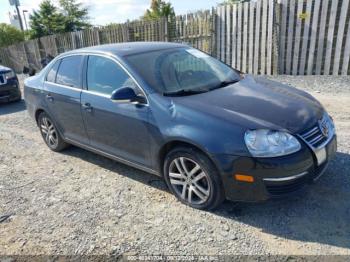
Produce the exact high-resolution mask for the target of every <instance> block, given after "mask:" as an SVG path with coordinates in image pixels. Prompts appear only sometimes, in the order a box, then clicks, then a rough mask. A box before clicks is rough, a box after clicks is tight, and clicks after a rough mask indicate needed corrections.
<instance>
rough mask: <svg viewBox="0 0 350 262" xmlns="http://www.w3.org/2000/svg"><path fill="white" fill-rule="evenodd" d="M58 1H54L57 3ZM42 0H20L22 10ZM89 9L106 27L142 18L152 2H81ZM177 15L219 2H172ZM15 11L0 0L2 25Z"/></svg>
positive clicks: (144, 0) (92, 19)
mask: <svg viewBox="0 0 350 262" xmlns="http://www.w3.org/2000/svg"><path fill="white" fill-rule="evenodd" d="M56 1H57V0H53V1H52V2H53V3H55V2H56ZM40 2H41V0H20V3H21V9H22V10H28V11H29V12H31V11H32V10H33V9H38V7H39V4H40ZM79 2H82V3H83V4H84V5H86V6H88V7H89V10H90V12H89V13H90V17H91V23H92V24H94V25H105V24H108V23H111V22H117V23H118V22H124V21H126V20H127V19H130V20H132V19H135V18H139V17H140V16H142V15H143V14H144V12H145V10H146V9H147V8H149V6H150V2H151V0H80V1H79ZM170 2H171V3H172V5H173V6H174V9H175V12H176V14H185V13H187V12H190V11H195V10H198V9H209V8H211V7H212V6H215V5H216V4H217V3H218V2H220V1H218V0H196V1H195V0H171V1H170ZM11 10H14V7H13V6H12V7H11V6H10V4H9V0H0V23H9V22H10V20H9V17H8V12H9V11H11Z"/></svg>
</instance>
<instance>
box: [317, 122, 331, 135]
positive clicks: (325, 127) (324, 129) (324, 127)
mask: <svg viewBox="0 0 350 262" xmlns="http://www.w3.org/2000/svg"><path fill="white" fill-rule="evenodd" d="M318 126H319V127H320V130H321V132H322V134H323V135H324V136H325V137H328V135H329V128H328V125H327V121H326V120H320V121H319V123H318Z"/></svg>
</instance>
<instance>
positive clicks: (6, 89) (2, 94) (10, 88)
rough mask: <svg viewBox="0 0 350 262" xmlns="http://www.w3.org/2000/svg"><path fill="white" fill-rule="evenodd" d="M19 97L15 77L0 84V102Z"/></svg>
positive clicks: (19, 92) (19, 93) (14, 99)
mask: <svg viewBox="0 0 350 262" xmlns="http://www.w3.org/2000/svg"><path fill="white" fill-rule="evenodd" d="M20 98H21V91H20V89H19V84H18V81H17V79H13V80H8V81H7V83H6V84H3V85H0V103H1V102H11V101H16V100H19V99H20Z"/></svg>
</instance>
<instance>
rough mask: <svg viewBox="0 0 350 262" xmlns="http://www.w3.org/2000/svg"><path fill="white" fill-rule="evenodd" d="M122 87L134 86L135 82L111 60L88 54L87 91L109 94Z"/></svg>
mask: <svg viewBox="0 0 350 262" xmlns="http://www.w3.org/2000/svg"><path fill="white" fill-rule="evenodd" d="M122 87H131V88H134V89H135V88H136V84H135V82H134V81H133V80H132V79H131V78H130V76H129V75H128V74H127V73H126V72H125V71H124V70H123V69H122V68H121V67H120V66H119V65H118V64H117V63H116V62H114V61H113V60H111V59H109V58H105V57H101V56H89V60H88V68H87V88H88V90H89V91H94V92H98V93H101V94H106V95H111V94H112V92H113V91H114V90H116V89H119V88H122Z"/></svg>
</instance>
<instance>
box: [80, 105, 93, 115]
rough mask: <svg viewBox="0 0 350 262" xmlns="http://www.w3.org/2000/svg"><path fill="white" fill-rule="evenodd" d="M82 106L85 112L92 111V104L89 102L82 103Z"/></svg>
mask: <svg viewBox="0 0 350 262" xmlns="http://www.w3.org/2000/svg"><path fill="white" fill-rule="evenodd" d="M82 106H83V108H84V109H85V111H86V112H89V113H91V112H92V106H91V104H90V103H84V104H83V105H82Z"/></svg>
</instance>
